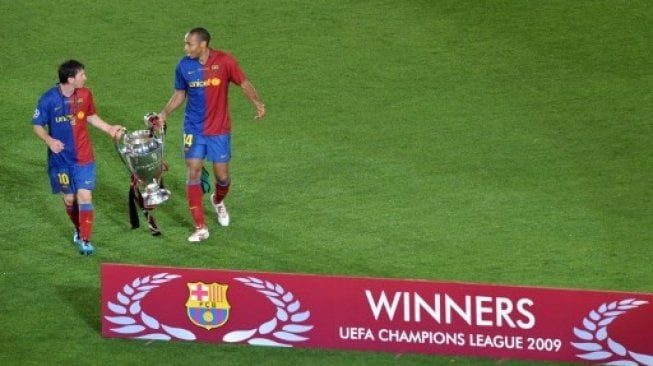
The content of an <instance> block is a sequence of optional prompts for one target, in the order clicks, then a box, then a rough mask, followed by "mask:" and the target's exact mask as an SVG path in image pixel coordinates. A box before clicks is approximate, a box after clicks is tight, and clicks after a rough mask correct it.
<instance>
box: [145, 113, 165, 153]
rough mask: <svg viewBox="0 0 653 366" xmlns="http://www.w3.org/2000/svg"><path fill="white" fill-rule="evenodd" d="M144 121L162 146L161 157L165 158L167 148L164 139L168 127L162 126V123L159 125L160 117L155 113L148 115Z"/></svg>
mask: <svg viewBox="0 0 653 366" xmlns="http://www.w3.org/2000/svg"><path fill="white" fill-rule="evenodd" d="M143 120H144V121H145V125H146V126H147V128H148V129H149V130H150V134H151V135H152V137H153V138H155V139H157V140H158V141H159V143H160V144H161V155H162V156H163V149H164V146H165V144H164V142H165V141H164V137H165V135H166V127H167V126H162V125H161V123H159V115H158V114H156V113H155V112H149V113H146V114H145V116H144V117H143Z"/></svg>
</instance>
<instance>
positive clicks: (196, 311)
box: [186, 282, 231, 330]
mask: <svg viewBox="0 0 653 366" xmlns="http://www.w3.org/2000/svg"><path fill="white" fill-rule="evenodd" d="M186 285H187V286H188V301H186V309H187V310H186V314H188V318H189V319H190V321H191V322H193V324H195V325H197V326H198V327H202V328H204V329H206V330H211V329H213V328H218V327H220V326H222V325H224V324H225V323H226V322H227V320H229V310H230V309H231V305H229V302H228V301H227V289H228V288H229V286H228V285H223V284H220V283H217V282H214V283H210V284H206V283H204V282H190V283H187V284H186Z"/></svg>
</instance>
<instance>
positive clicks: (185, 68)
mask: <svg viewBox="0 0 653 366" xmlns="http://www.w3.org/2000/svg"><path fill="white" fill-rule="evenodd" d="M245 79H246V77H245V74H244V73H243V71H242V70H241V69H240V66H238V62H237V61H236V59H235V58H234V57H233V56H231V55H230V54H228V53H226V52H222V51H217V50H211V51H210V53H209V58H208V60H207V61H206V64H204V65H202V64H201V63H200V62H199V61H198V60H196V59H192V58H190V57H188V56H186V57H184V58H182V59H181V60H180V61H179V63H178V64H177V68H176V70H175V89H177V90H185V91H186V114H185V116H184V133H187V134H201V135H205V136H206V135H222V134H225V133H228V132H230V131H231V117H230V115H229V105H228V96H229V83H234V84H236V85H240V83H242V82H243V81H244V80H245Z"/></svg>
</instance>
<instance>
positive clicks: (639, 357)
mask: <svg viewBox="0 0 653 366" xmlns="http://www.w3.org/2000/svg"><path fill="white" fill-rule="evenodd" d="M628 353H630V357H632V358H633V359H635V361H637V362H639V363H641V364H643V365H645V366H653V355H645V354H642V353H636V352H633V351H628Z"/></svg>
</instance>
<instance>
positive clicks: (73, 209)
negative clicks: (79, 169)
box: [48, 167, 80, 245]
mask: <svg viewBox="0 0 653 366" xmlns="http://www.w3.org/2000/svg"><path fill="white" fill-rule="evenodd" d="M48 176H49V178H50V187H51V188H52V193H55V194H56V193H62V194H63V205H64V208H65V210H66V214H67V215H68V218H70V221H71V222H72V223H73V225H74V227H75V232H74V234H73V244H75V245H78V244H79V240H80V239H79V210H78V206H77V202H76V201H75V194H74V188H73V185H72V178H71V174H70V169H69V168H67V167H50V168H49V169H48Z"/></svg>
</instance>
